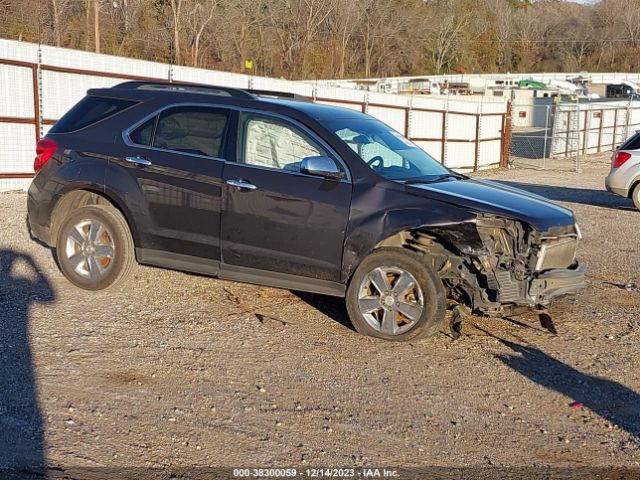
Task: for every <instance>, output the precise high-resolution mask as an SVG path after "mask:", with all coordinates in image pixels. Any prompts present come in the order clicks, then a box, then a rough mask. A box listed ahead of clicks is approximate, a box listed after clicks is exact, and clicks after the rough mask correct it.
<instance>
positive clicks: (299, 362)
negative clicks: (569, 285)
mask: <svg viewBox="0 0 640 480" xmlns="http://www.w3.org/2000/svg"><path fill="white" fill-rule="evenodd" d="M607 170H608V166H607V165H606V164H605V163H599V162H597V161H592V162H591V163H588V164H587V166H586V167H585V169H584V171H583V173H581V174H578V173H569V172H562V173H558V172H553V171H544V172H542V171H535V170H510V171H494V172H486V173H484V174H483V176H486V177H489V178H494V179H498V180H500V181H508V182H513V183H519V184H524V187H525V188H529V189H531V190H533V191H535V192H537V193H541V194H543V195H547V196H549V197H550V198H552V199H554V200H557V201H559V202H561V203H563V204H565V205H567V206H569V207H570V208H572V209H573V210H574V211H575V212H576V216H577V218H578V221H579V224H580V226H581V228H582V231H583V235H584V241H583V243H582V244H581V247H580V258H581V259H582V261H583V262H584V263H585V264H586V266H587V268H588V270H589V279H588V288H587V289H586V290H585V291H584V292H583V293H581V294H580V295H578V296H577V297H576V298H575V299H563V300H561V301H559V302H558V303H557V305H556V308H555V319H556V323H557V326H558V329H559V335H558V336H552V335H550V334H548V333H546V332H544V331H543V330H541V329H540V328H539V326H538V324H537V322H536V321H535V319H534V317H533V316H530V315H523V316H518V317H514V318H512V319H509V320H506V319H503V320H500V319H488V318H475V317H474V318H473V320H472V321H470V322H468V323H467V324H466V325H465V327H464V335H463V337H462V338H461V339H460V340H459V341H457V342H452V341H451V339H450V338H449V337H448V336H446V335H445V334H441V335H439V336H437V337H435V338H432V339H429V340H426V341H423V342H420V343H413V344H412V343H410V344H393V343H385V342H381V341H378V340H374V339H371V338H366V337H363V336H360V335H358V334H357V333H355V332H354V331H353V330H352V329H351V327H350V325H349V322H348V320H347V317H346V312H345V310H344V307H343V306H342V304H341V302H340V301H339V300H336V299H332V298H327V297H322V296H314V295H306V294H305V295H303V294H299V295H297V294H295V293H292V292H289V291H283V290H276V289H270V288H262V287H257V286H248V285H242V284H238V283H232V282H224V281H218V280H214V279H209V278H205V277H199V276H193V275H187V274H184V273H180V272H173V271H168V270H160V269H155V268H149V267H139V268H138V269H137V270H136V271H135V274H134V276H133V278H131V280H130V281H128V282H127V283H126V284H125V285H124V286H122V287H121V288H119V289H117V290H113V291H107V292H98V293H90V292H86V291H82V290H79V289H77V288H75V287H73V286H71V285H70V284H69V283H68V282H67V281H65V279H64V278H63V277H62V275H61V274H60V273H59V272H58V269H57V267H56V265H55V262H54V260H53V256H52V253H51V252H50V251H49V250H48V249H46V248H44V247H42V246H40V245H38V244H36V243H34V242H32V241H31V240H30V239H29V236H28V233H27V231H26V228H25V213H26V212H25V210H26V208H25V200H26V195H25V194H24V193H7V194H0V219H1V224H0V225H1V226H0V327H1V329H2V330H1V331H0V356H1V359H0V360H1V361H0V372H1V373H0V392H1V396H0V468H2V467H7V466H14V467H16V466H19V467H24V468H31V469H33V468H36V467H37V466H42V465H45V464H47V465H49V466H50V467H51V468H57V469H62V470H65V469H70V468H76V467H94V466H109V467H157V468H167V467H170V468H180V467H194V466H225V467H239V466H258V467H269V466H271V467H273V466H277V467H282V466H297V467H300V468H301V467H304V466H324V467H327V466H336V467H338V466H343V467H344V466H363V465H369V466H380V467H382V466H424V465H436V466H479V465H484V466H488V465H492V466H510V467H513V466H574V467H575V466H583V467H584V466H610V465H615V466H636V467H637V466H640V375H638V372H639V371H640V370H639V367H640V356H639V355H638V354H639V353H640V346H639V341H640V291H638V290H637V289H635V288H633V285H630V286H629V288H628V289H627V288H625V285H628V284H632V283H634V284H635V285H640V254H639V253H640V238H639V233H640V212H637V211H634V210H631V209H630V208H629V207H630V206H631V203H630V202H629V201H628V200H626V199H622V198H619V197H615V196H613V195H611V194H608V193H607V192H605V191H604V188H603V179H604V176H605V175H606V172H607ZM620 207H623V208H620ZM575 402H579V404H575ZM572 404H573V406H572Z"/></svg>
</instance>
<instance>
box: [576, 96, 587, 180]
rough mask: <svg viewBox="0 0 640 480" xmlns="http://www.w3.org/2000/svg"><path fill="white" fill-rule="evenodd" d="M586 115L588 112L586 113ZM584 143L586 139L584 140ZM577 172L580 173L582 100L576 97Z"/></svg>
mask: <svg viewBox="0 0 640 480" xmlns="http://www.w3.org/2000/svg"><path fill="white" fill-rule="evenodd" d="M585 115H586V112H585ZM582 141H583V143H584V138H583V139H582ZM576 172H578V173H580V172H581V170H580V98H579V97H576Z"/></svg>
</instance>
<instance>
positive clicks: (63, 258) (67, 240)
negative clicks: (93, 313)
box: [56, 205, 135, 290]
mask: <svg viewBox="0 0 640 480" xmlns="http://www.w3.org/2000/svg"><path fill="white" fill-rule="evenodd" d="M56 258H57V261H58V266H59V267H60V270H61V271H62V273H63V274H64V276H65V277H66V278H67V279H68V280H69V281H70V282H71V283H73V284H74V285H76V286H77V287H80V288H83V289H85V290H103V289H105V288H109V287H113V286H115V285H117V284H118V283H120V282H122V281H124V280H125V279H126V278H127V276H128V275H129V274H130V272H131V269H132V268H133V265H134V264H135V253H134V245H133V238H132V237H131V231H130V230H129V226H128V225H127V221H126V220H125V219H124V217H123V216H122V214H121V213H120V212H119V211H118V210H116V209H115V208H113V207H112V206H109V205H90V206H86V207H81V208H79V209H77V210H75V211H74V212H73V213H71V214H69V215H68V216H67V217H66V218H64V220H62V224H61V225H60V228H59V229H58V238H57V240H56Z"/></svg>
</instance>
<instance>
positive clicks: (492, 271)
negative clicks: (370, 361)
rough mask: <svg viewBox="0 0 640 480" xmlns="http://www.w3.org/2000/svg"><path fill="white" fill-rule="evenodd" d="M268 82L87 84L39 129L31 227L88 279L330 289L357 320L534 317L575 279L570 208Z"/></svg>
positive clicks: (378, 323) (389, 329)
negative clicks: (144, 269)
mask: <svg viewBox="0 0 640 480" xmlns="http://www.w3.org/2000/svg"><path fill="white" fill-rule="evenodd" d="M282 97H283V95H278V94H273V93H269V92H250V91H244V90H236V89H231V88H224V87H211V86H203V85H177V84H163V83H145V82H127V83H123V84H121V85H117V86H116V87H113V88H110V89H99V90H90V91H89V92H88V95H87V97H85V98H84V99H83V100H81V101H80V102H79V103H78V104H77V105H76V106H75V107H73V108H72V109H71V110H70V111H69V112H68V113H67V114H66V115H65V116H64V117H63V118H62V119H61V120H60V121H59V122H58V123H57V124H56V125H55V126H53V128H51V130H50V131H49V133H48V134H47V136H46V137H45V138H44V139H43V140H41V141H40V142H39V143H38V146H37V158H36V160H35V168H36V171H37V172H38V173H37V175H36V176H35V179H34V181H33V183H32V185H31V188H30V190H29V198H28V211H29V225H30V228H31V231H32V234H33V235H34V236H35V237H37V238H38V239H40V240H41V241H43V242H45V243H47V244H48V245H50V246H52V247H54V248H55V251H56V255H57V259H58V263H59V265H60V268H61V269H62V272H63V273H64V275H65V276H66V277H67V278H68V279H69V280H70V281H71V282H72V283H73V284H75V285H77V286H79V287H81V288H85V289H90V290H98V289H103V288H107V287H109V286H112V285H115V284H116V283H118V282H119V281H122V280H123V279H124V278H125V277H126V276H127V274H128V273H129V271H130V269H131V268H132V266H133V265H134V264H135V263H136V262H138V263H143V264H147V265H155V266H160V267H167V268H172V269H177V270H183V271H188V272H194V273H199V274H204V275H211V276H214V277H220V278H225V279H230V280H236V281H241V282H250V283H256V284H261V285H269V286H274V287H281V288H286V289H291V290H298V291H308V292H315V293H320V294H326V295H335V296H340V297H343V296H346V304H347V309H348V312H349V315H350V318H351V320H352V322H353V325H354V326H355V328H356V329H357V330H358V331H359V332H362V333H364V334H367V335H372V336H376V337H380V338H384V339H388V340H410V339H415V338H417V337H419V336H425V335H431V334H434V333H436V332H437V331H438V329H439V328H440V326H441V324H442V322H443V319H444V318H445V312H446V309H447V307H449V308H451V309H453V310H454V314H455V315H454V316H453V318H454V320H456V319H457V320H459V319H460V318H462V316H463V315H464V314H466V313H469V312H470V311H473V312H476V313H481V314H487V315H495V316H500V315H504V314H507V313H509V312H511V311H512V310H513V309H514V308H521V307H526V308H532V309H535V310H536V311H538V312H539V313H541V314H543V313H545V312H546V308H547V307H548V306H549V305H550V302H551V301H552V299H553V298H555V297H557V296H558V295H562V294H567V293H574V292H575V291H577V290H578V289H579V288H581V287H582V286H583V284H584V272H583V269H582V268H581V267H579V266H578V263H577V262H576V260H575V252H576V246H577V244H578V240H579V238H580V233H579V230H578V227H577V225H576V223H575V221H574V218H573V214H572V213H571V212H570V211H569V210H566V209H564V208H561V207H559V206H557V205H555V204H552V203H550V202H548V201H547V200H545V199H544V198H542V197H538V196H535V195H532V194H529V193H526V192H523V191H520V190H517V189H514V188H510V187H507V186H505V185H501V184H497V183H492V182H489V181H483V180H476V179H470V178H468V177H465V176H463V175H460V174H457V173H454V172H452V171H450V170H448V169H447V168H445V167H444V166H442V165H441V164H440V163H438V162H437V161H435V160H434V159H432V158H431V157H430V156H429V155H428V154H426V153H425V152H424V151H423V150H421V149H420V148H418V147H417V146H415V145H414V144H412V143H411V142H410V141H409V140H407V139H406V138H404V137H403V136H402V135H400V134H399V133H397V132H396V131H394V130H393V129H391V128H390V127H388V126H387V125H385V124H383V123H381V122H380V121H378V120H376V119H374V118H372V117H370V116H368V115H365V114H363V113H359V112H355V111H352V110H347V109H343V108H338V107H331V106H325V105H318V104H315V103H312V102H310V101H305V100H304V99H296V98H282Z"/></svg>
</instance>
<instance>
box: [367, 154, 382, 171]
mask: <svg viewBox="0 0 640 480" xmlns="http://www.w3.org/2000/svg"><path fill="white" fill-rule="evenodd" d="M375 163H377V165H374V164H375ZM367 165H369V166H370V167H371V168H373V169H374V170H378V169H379V168H383V167H384V159H383V158H382V157H381V156H380V155H376V156H375V157H373V158H372V159H371V160H369V161H368V162H367Z"/></svg>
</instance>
